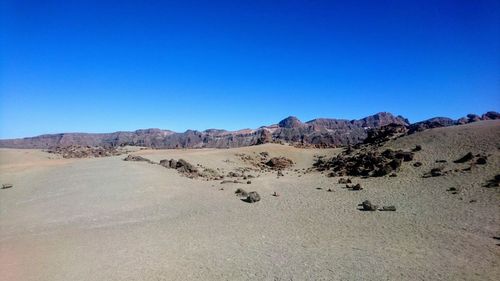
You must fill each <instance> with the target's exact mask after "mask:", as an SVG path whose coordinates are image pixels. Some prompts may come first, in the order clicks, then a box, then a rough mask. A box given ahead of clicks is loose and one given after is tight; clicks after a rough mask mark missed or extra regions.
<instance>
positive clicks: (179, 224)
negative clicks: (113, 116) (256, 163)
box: [0, 121, 500, 281]
mask: <svg viewBox="0 0 500 281" xmlns="http://www.w3.org/2000/svg"><path fill="white" fill-rule="evenodd" d="M416 144H420V145H422V147H423V150H422V151H420V152H417V153H416V154H415V161H420V162H422V163H423V165H422V166H421V167H418V168H417V167H413V166H412V165H411V163H404V164H403V166H402V168H401V170H400V171H399V172H398V176H397V177H381V178H367V179H361V178H354V182H355V183H361V184H362V186H363V187H364V190H361V191H350V190H347V189H345V188H342V187H343V185H341V184H338V183H337V181H338V178H329V177H327V176H326V173H325V174H321V173H320V172H309V173H304V172H303V170H302V169H307V168H309V167H311V166H312V163H313V160H314V155H328V156H333V155H335V154H337V153H339V152H340V151H341V149H299V148H294V147H291V146H286V145H277V144H266V145H261V146H252V147H245V148H238V149H221V150H217V149H199V150H138V151H135V152H133V153H132V154H134V155H141V156H143V157H146V158H148V159H151V160H153V161H160V160H161V159H170V158H175V159H178V158H184V159H186V160H188V161H189V162H191V163H193V164H201V165H203V166H205V167H210V168H213V169H216V168H219V169H223V170H224V171H225V172H230V171H233V170H234V169H236V168H238V167H246V166H248V165H249V164H248V163H246V162H243V161H242V160H241V159H240V157H238V156H237V154H240V153H245V154H248V155H256V154H257V153H260V152H263V151H266V152H269V153H270V154H271V155H272V156H285V157H288V158H291V159H293V160H294V161H295V162H296V165H295V166H294V167H293V168H292V169H289V170H287V171H285V175H284V177H280V178H277V177H276V173H275V172H269V173H259V172H257V171H255V172H250V174H253V175H255V176H257V177H256V178H253V179H252V180H251V181H252V183H251V184H237V183H234V184H220V181H203V180H200V179H189V178H186V177H183V176H181V175H180V174H179V173H177V172H176V171H175V170H173V169H166V168H164V167H162V166H160V165H152V164H149V163H145V162H127V161H123V160H122V159H123V158H124V157H125V156H126V155H121V156H113V157H106V158H91V159H62V158H60V157H58V156H57V155H54V154H48V153H46V152H43V151H40V150H15V149H1V150H0V183H12V184H14V187H13V188H9V189H0V276H1V278H0V279H2V280H6V281H7V280H51V281H52V280H99V281H100V280H499V279H500V246H498V244H499V243H500V241H499V240H496V239H494V238H493V237H495V236H496V237H498V236H500V205H499V203H500V201H499V199H500V196H499V195H500V193H499V190H498V187H495V188H486V187H483V186H482V185H483V184H484V183H485V182H487V181H488V180H489V179H491V178H493V177H494V176H495V175H496V174H498V173H499V172H500V169H499V168H500V121H483V122H477V123H472V124H468V125H462V126H454V127H448V128H439V129H433V130H428V131H424V132H421V133H417V134H414V135H411V136H407V137H403V138H400V139H397V140H394V141H390V142H389V143H387V144H385V146H386V147H392V148H402V149H411V148H413V147H415V145H416ZM469 151H470V152H472V153H474V154H476V153H482V154H488V155H489V157H488V163H487V164H486V165H477V166H474V167H472V170H471V171H460V172H454V173H452V174H449V175H446V176H441V177H431V178H423V177H422V175H423V174H424V173H425V172H428V171H429V170H430V169H431V168H432V167H436V166H439V165H443V166H446V169H460V170H461V169H463V168H466V167H468V165H469V164H455V163H453V162H452V161H453V160H455V159H457V158H460V157H461V156H463V155H464V154H465V153H467V152H469ZM436 160H447V163H445V164H443V163H436V162H435V161H436ZM249 167H251V166H249ZM295 169H298V172H296V171H295ZM221 187H224V190H221ZM238 187H242V188H244V189H246V190H247V191H252V190H255V191H257V192H259V193H260V195H261V197H262V200H261V201H260V202H257V203H254V204H248V203H245V202H243V201H241V200H240V199H239V198H238V197H236V196H235V195H234V191H235V189H236V188H238ZM450 187H455V188H457V190H458V192H457V194H452V193H451V192H450V191H447V189H448V188H450ZM328 188H331V189H332V190H333V192H327V191H326V190H327V189H328ZM273 192H277V193H278V194H279V195H280V196H279V197H274V196H272V195H271V194H272V193H273ZM365 199H369V200H371V201H372V202H374V203H376V204H379V205H395V206H396V207H397V211H396V212H380V211H375V212H363V211H359V210H358V209H357V208H358V207H357V205H358V204H359V203H360V202H362V201H363V200H365Z"/></svg>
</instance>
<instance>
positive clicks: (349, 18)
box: [0, 0, 500, 138]
mask: <svg viewBox="0 0 500 281" xmlns="http://www.w3.org/2000/svg"><path fill="white" fill-rule="evenodd" d="M159 2H161V4H160V3H159ZM0 5H1V6H0V110H1V112H0V138H12V137H24V136H33V135H38V134H43V133H56V132H111V131H117V130H135V129H139V128H150V127H157V128H162V129H172V130H175V131H184V130H186V129H188V128H192V129H198V130H203V129H207V128H214V127H215V128H225V129H239V128H247V127H251V128H253V127H258V126H260V125H266V124H272V123H276V122H278V121H279V120H281V119H282V118H284V117H286V116H288V115H295V116H297V117H299V118H300V119H301V120H303V121H307V120H310V119H313V118H316V117H333V118H347V119H355V118H360V117H364V116H366V115H370V114H374V113H376V112H379V111H389V112H392V113H394V114H401V115H404V116H405V117H408V118H409V119H410V121H419V120H423V119H426V118H429V117H434V116H437V115H439V116H449V117H452V118H457V117H460V116H463V115H465V114H467V113H478V114H479V113H484V112H485V111H488V110H496V111H498V110H499V108H500V94H499V93H500V81H499V80H500V55H499V52H500V51H499V50H500V1H498V0H491V1H481V0H474V1H465V0H464V1H460V0H456V1H439V0H434V1H424V0H416V1H411V0H401V1H383V0H380V1H379V0H377V1H343V0H342V1H333V0H331V1H316V0H309V1H271V0H267V1H255V0H252V1H216V0H211V1H185V0H184V1H178V0H177V1H144V0H142V1H139V0H138V1H109V2H108V1H102V0H99V1H89V0H85V1H83V0H82V1H71V0H64V1H38V0H37V1H22V0H15V1H14V0H3V1H1V4H0Z"/></svg>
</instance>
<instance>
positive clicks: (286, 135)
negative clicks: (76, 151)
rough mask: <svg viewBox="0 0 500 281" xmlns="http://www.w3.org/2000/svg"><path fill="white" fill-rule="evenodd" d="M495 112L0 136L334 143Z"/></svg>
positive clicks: (114, 142) (161, 142) (165, 143)
mask: <svg viewBox="0 0 500 281" xmlns="http://www.w3.org/2000/svg"><path fill="white" fill-rule="evenodd" d="M497 118H499V114H498V113H496V112H488V113H486V114H484V115H483V116H481V117H479V116H477V115H471V114H470V115H469V118H468V119H466V120H464V119H463V118H461V119H459V120H457V121H453V120H451V119H446V118H433V119H429V120H427V121H422V122H419V123H415V124H412V125H410V124H409V123H408V120H407V119H405V118H403V117H401V116H394V115H392V114H391V113H387V112H381V113H377V114H375V115H372V116H368V117H365V118H362V119H359V120H344V119H327V118H320V119H314V120H311V121H308V122H305V123H303V122H301V121H300V120H299V119H297V118H296V117H293V116H290V117H288V118H286V119H284V120H282V121H280V122H279V123H278V124H277V125H270V126H263V127H260V128H258V129H244V130H239V131H225V130H217V129H210V130H205V131H202V132H200V131H194V130H188V131H186V132H184V133H176V132H172V131H168V130H160V129H145V130H137V131H133V132H115V133H106V134H85V133H64V134H52V135H41V136H37V137H31V138H23V139H11V140H0V147H10V148H52V147H57V146H69V145H82V146H105V147H109V146H112V147H115V146H123V145H134V146H145V147H152V148H203V147H211V148H231V147H241V146H250V145H257V144H263V143H269V142H290V143H295V144H300V145H305V146H309V145H312V146H319V147H333V146H342V145H347V144H356V143H360V142H363V140H364V139H365V138H366V137H367V131H368V130H369V129H371V128H379V127H382V126H385V125H389V124H398V125H404V126H408V127H409V128H410V130H413V131H418V130H424V129H427V128H434V127H442V126H449V125H453V124H462V123H464V122H465V123H467V122H474V121H477V120H486V119H497Z"/></svg>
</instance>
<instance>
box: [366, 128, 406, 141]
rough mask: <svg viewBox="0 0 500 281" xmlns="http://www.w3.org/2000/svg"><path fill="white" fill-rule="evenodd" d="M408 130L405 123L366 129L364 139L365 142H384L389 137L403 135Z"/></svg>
mask: <svg viewBox="0 0 500 281" xmlns="http://www.w3.org/2000/svg"><path fill="white" fill-rule="evenodd" d="M406 132H408V129H407V128H406V125H404V124H394V123H391V124H389V125H385V126H382V127H376V128H372V129H370V130H368V136H367V137H366V139H365V140H364V143H366V144H378V143H383V142H386V141H388V140H390V139H393V138H396V137H399V136H403V135H405V134H406Z"/></svg>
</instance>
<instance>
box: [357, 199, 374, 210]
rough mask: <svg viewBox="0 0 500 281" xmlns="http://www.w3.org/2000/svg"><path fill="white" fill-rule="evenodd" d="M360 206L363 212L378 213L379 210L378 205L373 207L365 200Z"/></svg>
mask: <svg viewBox="0 0 500 281" xmlns="http://www.w3.org/2000/svg"><path fill="white" fill-rule="evenodd" d="M358 206H361V209H362V210H363V211H376V210H377V205H373V204H372V203H371V202H370V200H365V201H363V203H361V204H359V205H358Z"/></svg>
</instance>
